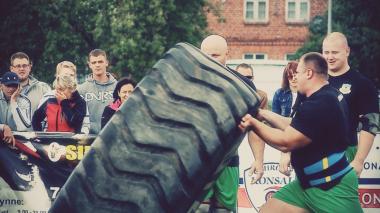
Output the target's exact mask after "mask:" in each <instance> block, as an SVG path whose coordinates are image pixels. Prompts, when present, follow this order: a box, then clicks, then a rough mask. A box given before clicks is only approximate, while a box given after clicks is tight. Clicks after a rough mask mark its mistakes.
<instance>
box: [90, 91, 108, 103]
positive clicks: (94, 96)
mask: <svg viewBox="0 0 380 213" xmlns="http://www.w3.org/2000/svg"><path fill="white" fill-rule="evenodd" d="M112 93H113V91H104V92H103V91H101V92H98V93H93V92H88V93H86V94H85V95H84V100H85V101H86V102H87V101H92V100H97V101H102V102H105V101H107V102H108V101H109V100H112V98H113V97H112Z"/></svg>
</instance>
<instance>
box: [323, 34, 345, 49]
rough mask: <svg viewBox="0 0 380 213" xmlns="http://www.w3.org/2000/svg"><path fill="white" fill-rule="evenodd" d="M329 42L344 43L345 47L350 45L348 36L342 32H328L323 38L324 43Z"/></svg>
mask: <svg viewBox="0 0 380 213" xmlns="http://www.w3.org/2000/svg"><path fill="white" fill-rule="evenodd" d="M327 42H336V43H339V44H340V45H342V46H343V47H348V42H347V38H346V36H345V35H344V34H343V33H340V32H332V33H330V34H328V35H327V36H326V37H325V39H323V44H325V43H327Z"/></svg>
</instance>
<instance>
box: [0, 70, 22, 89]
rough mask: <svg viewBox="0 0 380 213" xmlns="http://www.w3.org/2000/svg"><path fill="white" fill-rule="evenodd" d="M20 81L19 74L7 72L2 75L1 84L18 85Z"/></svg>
mask: <svg viewBox="0 0 380 213" xmlns="http://www.w3.org/2000/svg"><path fill="white" fill-rule="evenodd" d="M19 83H20V79H19V78H18V76H17V74H16V73H14V72H6V73H4V75H3V76H1V84H4V85H5V86H8V85H12V84H13V85H18V84H19Z"/></svg>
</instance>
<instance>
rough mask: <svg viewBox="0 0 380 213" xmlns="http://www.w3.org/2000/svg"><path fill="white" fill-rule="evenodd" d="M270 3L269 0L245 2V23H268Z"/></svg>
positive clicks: (247, 0) (246, 0) (249, 0)
mask: <svg viewBox="0 0 380 213" xmlns="http://www.w3.org/2000/svg"><path fill="white" fill-rule="evenodd" d="M268 1H269V0H245V1H244V21H245V22H246V23H266V22H268Z"/></svg>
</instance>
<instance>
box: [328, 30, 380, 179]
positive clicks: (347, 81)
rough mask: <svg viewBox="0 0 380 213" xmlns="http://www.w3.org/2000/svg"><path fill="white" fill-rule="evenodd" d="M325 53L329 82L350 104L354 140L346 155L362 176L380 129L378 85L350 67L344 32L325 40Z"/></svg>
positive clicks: (350, 126)
mask: <svg viewBox="0 0 380 213" xmlns="http://www.w3.org/2000/svg"><path fill="white" fill-rule="evenodd" d="M322 53H323V56H324V57H325V59H326V60H327V63H328V73H329V83H330V85H331V86H333V87H335V88H336V89H338V90H339V91H340V92H341V93H342V94H343V96H344V99H345V100H346V102H347V104H348V107H349V111H350V114H349V121H350V125H349V129H350V136H349V137H350V141H351V143H350V146H349V147H348V149H347V150H346V156H347V158H348V160H349V161H350V162H351V166H352V167H354V169H355V171H356V174H357V175H358V176H360V174H361V172H362V170H363V164H364V160H365V159H366V158H367V155H368V153H369V151H370V149H371V147H372V144H373V140H374V139H375V136H376V133H377V132H378V131H379V106H378V97H377V91H376V87H375V85H374V84H373V83H372V82H371V81H370V80H369V79H368V78H366V77H365V76H364V75H362V74H360V73H359V72H358V71H357V70H353V69H351V68H350V65H349V63H348V56H349V55H350V47H349V46H348V42H347V38H346V36H345V35H344V34H342V33H340V32H333V33H330V34H329V35H327V36H326V37H325V39H324V40H323V46H322ZM358 127H359V131H360V132H359V140H358V137H357V129H358Z"/></svg>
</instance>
